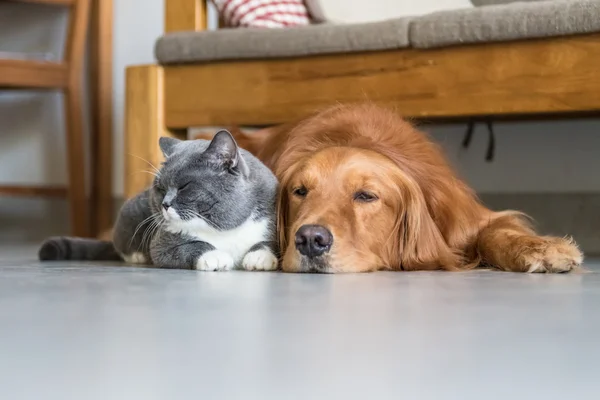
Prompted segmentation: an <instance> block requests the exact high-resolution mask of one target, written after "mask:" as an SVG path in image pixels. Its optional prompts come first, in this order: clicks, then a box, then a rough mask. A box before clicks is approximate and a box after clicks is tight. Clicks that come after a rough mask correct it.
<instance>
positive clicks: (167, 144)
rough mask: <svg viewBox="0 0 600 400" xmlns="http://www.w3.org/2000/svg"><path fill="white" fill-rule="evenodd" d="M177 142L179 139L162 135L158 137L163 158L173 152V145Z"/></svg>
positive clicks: (179, 141)
mask: <svg viewBox="0 0 600 400" xmlns="http://www.w3.org/2000/svg"><path fill="white" fill-rule="evenodd" d="M178 143H181V140H179V139H175V138H171V137H167V136H162V137H161V138H160V139H158V145H159V147H160V150H161V151H162V153H163V155H164V156H165V158H167V157H169V156H170V155H171V154H173V151H174V148H175V145H177V144H178Z"/></svg>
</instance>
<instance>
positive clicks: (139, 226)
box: [127, 214, 156, 250]
mask: <svg viewBox="0 0 600 400" xmlns="http://www.w3.org/2000/svg"><path fill="white" fill-rule="evenodd" d="M155 216H156V214H152V215H151V216H149V217H148V218H146V219H145V220H143V221H142V222H140V223H139V224H138V225H137V226H136V227H135V230H134V231H133V235H132V236H131V240H130V241H129V245H128V246H127V247H129V248H131V245H132V244H133V239H135V235H137V233H138V231H139V230H140V228H141V227H142V226H144V224H146V223H147V222H149V221H150V220H151V219H153V218H155ZM138 250H139V249H138Z"/></svg>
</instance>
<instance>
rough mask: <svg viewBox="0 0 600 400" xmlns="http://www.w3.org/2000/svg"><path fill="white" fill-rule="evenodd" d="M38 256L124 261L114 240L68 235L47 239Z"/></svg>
mask: <svg viewBox="0 0 600 400" xmlns="http://www.w3.org/2000/svg"><path fill="white" fill-rule="evenodd" d="M38 258H39V259H40V260H41V261H60V260H76V261H123V258H122V257H121V255H119V253H118V252H117V250H115V246H114V245H113V243H112V242H109V241H106V240H97V239H84V238H76V237H67V236H56V237H51V238H49V239H46V240H45V241H44V243H42V245H41V247H40V249H39V251H38Z"/></svg>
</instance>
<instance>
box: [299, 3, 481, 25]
mask: <svg viewBox="0 0 600 400" xmlns="http://www.w3.org/2000/svg"><path fill="white" fill-rule="evenodd" d="M305 3H306V5H307V6H308V9H309V11H310V12H311V13H312V14H313V15H316V17H317V20H320V21H328V22H333V23H340V24H355V23H361V22H377V21H383V20H386V19H391V18H402V17H415V16H418V15H425V14H429V13H432V12H435V11H442V10H458V9H463V8H469V7H473V4H472V3H471V0H305ZM313 10H314V11H313Z"/></svg>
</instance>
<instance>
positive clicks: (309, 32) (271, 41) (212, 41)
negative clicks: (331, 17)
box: [155, 18, 410, 64]
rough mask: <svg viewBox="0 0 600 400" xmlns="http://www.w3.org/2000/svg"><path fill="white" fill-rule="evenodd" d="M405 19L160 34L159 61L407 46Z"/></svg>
mask: <svg viewBox="0 0 600 400" xmlns="http://www.w3.org/2000/svg"><path fill="white" fill-rule="evenodd" d="M409 22H410V19H409V18H398V19H392V20H389V21H382V22H377V23H365V24H349V25H332V24H320V25H312V26H308V27H300V28H289V29H260V28H255V29H252V28H247V29H246V28H238V29H220V30H217V31H203V32H175V33H169V34H166V35H165V36H163V37H161V38H160V39H158V41H157V42H156V46H155V55H156V58H157V60H158V62H159V63H161V64H179V63H193V62H207V61H217V60H233V59H260V58H276V57H299V56H308V55H314V54H333V53H347V52H362V51H376V50H392V49H399V48H404V47H408V26H409Z"/></svg>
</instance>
